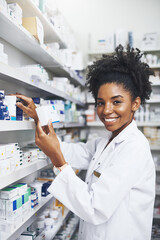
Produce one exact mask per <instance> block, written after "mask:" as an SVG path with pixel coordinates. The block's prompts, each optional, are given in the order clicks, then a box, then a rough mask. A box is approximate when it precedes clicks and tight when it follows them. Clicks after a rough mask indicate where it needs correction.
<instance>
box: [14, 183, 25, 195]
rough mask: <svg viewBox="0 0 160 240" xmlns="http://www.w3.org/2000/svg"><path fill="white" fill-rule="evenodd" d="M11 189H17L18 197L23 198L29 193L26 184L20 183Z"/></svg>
mask: <svg viewBox="0 0 160 240" xmlns="http://www.w3.org/2000/svg"><path fill="white" fill-rule="evenodd" d="M11 187H16V188H17V195H19V196H22V195H23V194H25V193H26V192H27V184H26V183H18V184H14V185H12V186H11Z"/></svg>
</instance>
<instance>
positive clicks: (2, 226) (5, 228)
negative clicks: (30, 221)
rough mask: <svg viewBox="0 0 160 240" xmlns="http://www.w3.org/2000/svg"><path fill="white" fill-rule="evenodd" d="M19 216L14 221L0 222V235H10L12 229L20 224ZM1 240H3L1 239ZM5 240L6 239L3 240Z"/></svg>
mask: <svg viewBox="0 0 160 240" xmlns="http://www.w3.org/2000/svg"><path fill="white" fill-rule="evenodd" d="M20 220H21V218H20V216H19V217H17V218H16V219H14V221H6V220H0V233H1V232H6V233H11V232H13V231H14V229H15V228H16V227H17V226H18V224H19V223H20ZM2 239H3V238H2ZM4 239H6V238H4Z"/></svg>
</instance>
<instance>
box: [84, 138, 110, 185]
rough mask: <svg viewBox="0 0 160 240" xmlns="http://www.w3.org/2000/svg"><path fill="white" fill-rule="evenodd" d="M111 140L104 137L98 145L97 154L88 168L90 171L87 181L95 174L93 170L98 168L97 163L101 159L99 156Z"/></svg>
mask: <svg viewBox="0 0 160 240" xmlns="http://www.w3.org/2000/svg"><path fill="white" fill-rule="evenodd" d="M108 141H109V140H106V139H103V140H102V141H101V142H100V143H99V144H98V146H97V151H96V153H95V155H94V156H93V158H94V160H93V158H92V160H91V162H90V165H89V168H88V171H87V176H86V181H87V179H88V178H89V177H90V176H91V175H92V174H93V171H94V170H95V169H96V168H97V164H98V161H99V158H100V156H101V154H102V152H103V150H104V148H105V146H106V145H107V143H108Z"/></svg>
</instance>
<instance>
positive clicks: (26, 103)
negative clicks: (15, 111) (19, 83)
mask: <svg viewBox="0 0 160 240" xmlns="http://www.w3.org/2000/svg"><path fill="white" fill-rule="evenodd" d="M16 97H17V98H20V99H22V100H23V103H21V102H17V103H16V105H17V107H19V108H20V109H22V110H23V111H24V112H25V113H26V114H27V115H28V116H29V117H31V118H33V119H34V120H35V122H36V123H37V122H38V116H37V112H36V110H35V109H36V105H35V104H34V102H33V100H32V98H30V97H26V96H24V95H21V94H16Z"/></svg>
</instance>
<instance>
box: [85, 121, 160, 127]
mask: <svg viewBox="0 0 160 240" xmlns="http://www.w3.org/2000/svg"><path fill="white" fill-rule="evenodd" d="M87 126H89V127H104V125H103V123H102V122H100V121H95V122H88V123H87ZM137 126H138V127H145V126H146V127H159V126H160V122H137Z"/></svg>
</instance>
